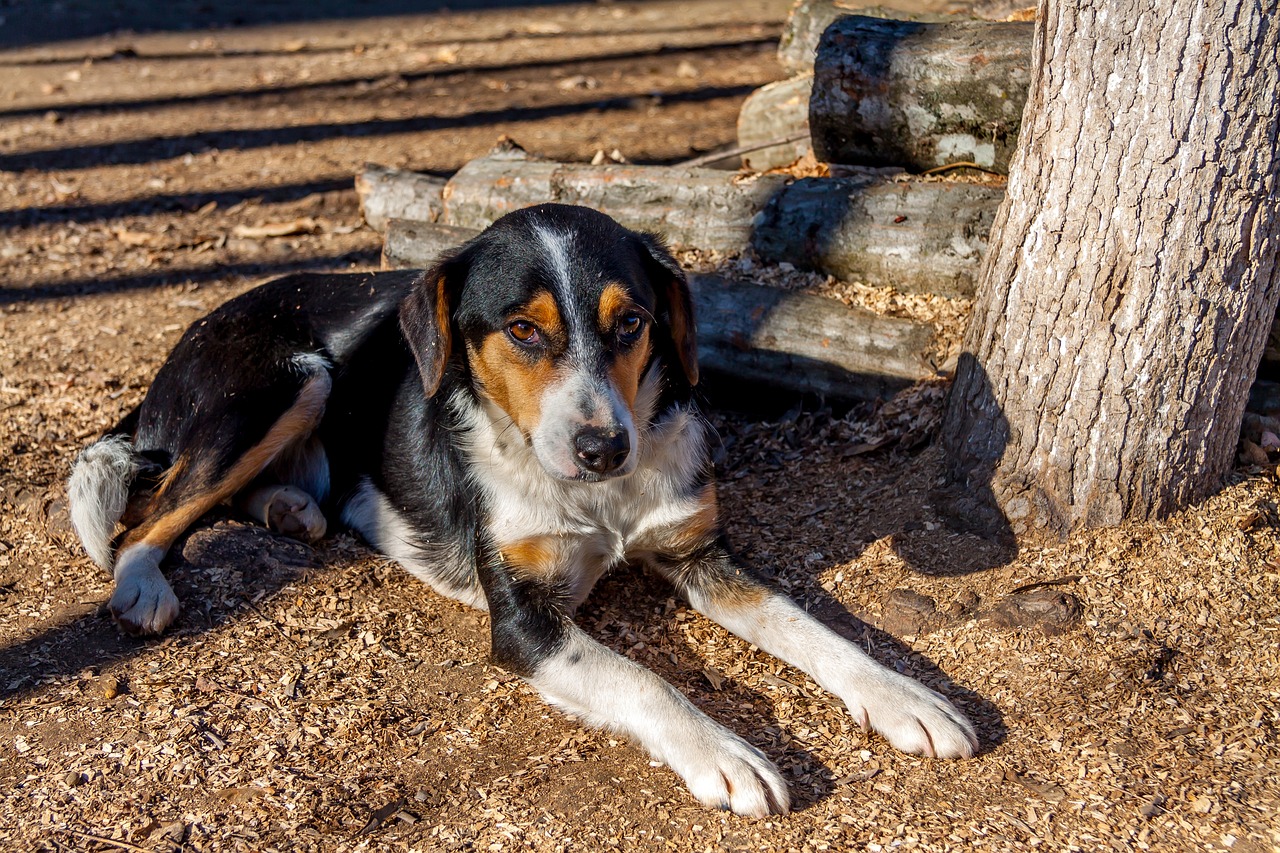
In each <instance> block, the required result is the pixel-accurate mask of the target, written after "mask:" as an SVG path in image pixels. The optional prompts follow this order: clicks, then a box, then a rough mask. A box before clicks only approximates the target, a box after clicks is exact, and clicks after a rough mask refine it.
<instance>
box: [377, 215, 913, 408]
mask: <svg viewBox="0 0 1280 853" xmlns="http://www.w3.org/2000/svg"><path fill="white" fill-rule="evenodd" d="M476 233H478V232H476V231H474V230H468V229H459V228H454V227H449V226H442V225H438V224H434V225H433V224H428V223H420V222H405V221H402V220H392V221H391V223H390V227H389V228H388V230H387V237H386V248H385V249H384V251H383V265H384V266H386V267H387V268H390V269H406V268H418V267H425V266H429V265H430V264H431V263H433V262H434V261H435V260H436V258H438V257H439V255H440V253H441V252H443V251H446V250H448V249H450V248H452V247H454V246H456V245H459V244H460V243H461V242H465V241H466V240H467V239H470V237H472V236H474V235H475V234H476ZM689 286H690V290H691V291H692V293H693V301H694V311H695V314H696V316H697V321H698V361H699V364H700V366H701V367H702V368H703V369H704V370H706V371H708V372H710V373H712V374H717V373H718V374H721V375H723V376H729V377H733V378H734V379H736V380H744V381H748V382H752V383H756V384H765V385H768V386H770V387H774V388H780V389H784V390H787V391H790V392H795V393H814V394H821V395H823V396H825V397H827V398H828V399H831V400H833V401H842V400H843V401H848V400H868V399H875V398H877V397H881V396H884V395H886V394H888V393H891V392H892V391H895V390H897V389H899V388H902V387H904V386H905V385H907V384H910V383H911V382H916V381H919V380H921V379H928V378H931V377H934V376H936V375H937V371H936V370H935V369H934V366H933V362H932V358H933V331H932V329H930V328H929V327H928V326H926V325H924V324H921V323H917V322H914V321H911V320H903V319H899V318H895V317H881V316H878V315H876V314H872V313H870V312H867V311H860V310H857V309H853V308H849V307H847V306H845V305H844V304H843V303H841V302H839V301H837V300H834V299H826V298H823V297H820V296H813V295H811V294H805V293H792V292H787V291H783V290H777V289H775V288H770V287H761V286H759V285H754V284H745V283H741V282H734V281H729V280H726V279H723V278H720V277H718V276H707V275H692V276H690V278H689Z"/></svg>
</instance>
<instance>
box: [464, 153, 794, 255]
mask: <svg viewBox="0 0 1280 853" xmlns="http://www.w3.org/2000/svg"><path fill="white" fill-rule="evenodd" d="M785 181H786V179H785V178H783V177H780V176H766V175H762V176H758V177H750V178H747V177H743V176H741V175H735V174H733V173H731V172H724V171H721V170H719V169H699V168H685V167H680V166H629V165H604V166H589V165H579V164H574V163H555V162H551V161H546V160H537V159H534V158H532V157H529V156H528V155H525V154H524V153H523V152H518V153H516V152H503V153H499V154H498V155H496V156H495V155H490V156H488V157H481V158H479V159H476V160H472V161H471V162H469V163H467V165H465V166H463V167H462V168H461V169H460V170H459V171H458V173H457V174H456V175H454V176H453V179H452V180H450V181H449V185H448V186H447V187H446V188H445V192H444V206H445V209H444V215H443V217H442V219H441V221H442V222H444V223H445V224H447V225H455V226H458V227H462V228H484V227H485V226H487V225H488V224H489V223H491V222H493V221H494V220H495V219H497V218H498V217H500V216H502V215H503V214H506V213H509V212H511V211H513V210H518V209H520V208H522V207H528V206H529V205H531V204H540V203H542V202H549V201H553V202H559V203H561V204H582V205H586V206H588V207H594V208H595V209H596V210H599V211H602V212H604V213H607V214H608V215H609V216H612V217H613V218H614V219H616V220H617V221H618V222H620V223H622V224H623V225H625V226H626V227H628V228H633V229H636V230H640V231H656V232H659V233H662V234H663V235H665V236H666V238H667V240H668V241H669V242H670V243H671V244H672V245H673V246H675V247H677V248H698V249H710V250H716V251H723V252H736V251H741V250H742V249H743V248H744V247H745V246H747V245H748V244H749V243H750V239H751V231H752V227H753V220H754V218H755V215H756V214H757V213H758V212H759V211H760V210H761V209H762V208H763V207H764V205H765V203H766V202H767V201H768V200H769V198H770V197H771V196H772V195H774V194H775V193H776V192H777V191H778V190H779V189H781V187H782V185H783V184H784V183H785Z"/></svg>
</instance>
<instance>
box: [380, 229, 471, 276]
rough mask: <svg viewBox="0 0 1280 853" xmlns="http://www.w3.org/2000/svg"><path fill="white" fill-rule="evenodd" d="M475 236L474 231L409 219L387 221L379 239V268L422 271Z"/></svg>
mask: <svg viewBox="0 0 1280 853" xmlns="http://www.w3.org/2000/svg"><path fill="white" fill-rule="evenodd" d="M479 233H480V231H479V229H476V228H457V227H455V226H452V225H440V224H439V223H431V222H414V221H413V220H409V219H391V220H388V222H387V228H386V233H385V234H384V236H383V240H382V268H383V269H388V270H404V269H425V268H426V267H429V266H431V265H433V264H434V263H435V262H436V261H437V260H439V258H440V256H441V255H443V254H444V253H445V252H447V251H449V250H450V249H456V248H457V247H459V246H461V245H462V244H463V243H465V242H467V241H468V240H470V239H471V238H472V237H474V236H476V235H477V234H479Z"/></svg>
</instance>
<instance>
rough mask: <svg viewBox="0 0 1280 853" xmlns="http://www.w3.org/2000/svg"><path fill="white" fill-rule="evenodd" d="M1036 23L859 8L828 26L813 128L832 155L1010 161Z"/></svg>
mask: <svg viewBox="0 0 1280 853" xmlns="http://www.w3.org/2000/svg"><path fill="white" fill-rule="evenodd" d="M1032 33H1033V25H1032V24H1026V23H999V24H997V23H988V22H985V21H962V22H956V23H950V24H926V23H920V22H913V21H885V20H881V19H879V18H866V17H862V16H861V15H850V16H848V17H845V18H841V19H840V20H838V21H836V22H835V23H833V24H832V25H831V26H830V27H828V28H827V30H826V32H824V33H823V34H822V41H821V42H820V43H819V45H818V55H817V59H816V61H815V63H814V67H813V97H812V98H811V99H810V101H809V130H810V134H811V135H812V137H813V153H814V155H815V156H816V157H817V158H818V159H819V160H822V161H825V162H827V163H865V164H870V165H877V166H905V167H907V168H908V169H911V170H913V171H924V170H926V169H932V168H933V167H935V166H942V165H945V164H947V163H956V162H973V163H977V164H978V165H979V166H985V167H987V168H990V169H996V170H998V171H1001V172H1003V171H1005V170H1007V169H1008V168H1009V158H1010V157H1011V156H1012V154H1013V151H1014V147H1015V145H1016V143H1017V138H1018V129H1019V125H1020V123H1021V120H1022V108H1023V106H1024V104H1025V102H1026V98H1027V84H1028V82H1029V80H1030V77H1031V38H1032Z"/></svg>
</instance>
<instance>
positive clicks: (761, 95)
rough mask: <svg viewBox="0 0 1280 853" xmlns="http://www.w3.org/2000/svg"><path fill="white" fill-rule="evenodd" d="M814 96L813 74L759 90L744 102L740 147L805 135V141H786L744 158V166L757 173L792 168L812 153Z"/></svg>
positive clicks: (740, 121) (780, 81)
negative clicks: (811, 100)
mask: <svg viewBox="0 0 1280 853" xmlns="http://www.w3.org/2000/svg"><path fill="white" fill-rule="evenodd" d="M812 93H813V74H812V73H810V74H801V75H799V76H796V77H792V78H791V79H790V80H779V81H778V82H776V83H770V84H769V85H767V86H765V87H763V88H760V89H756V90H755V91H754V92H752V93H751V94H750V95H748V96H747V99H746V100H745V101H743V102H742V109H741V110H740V111H739V113H738V145H739V146H742V147H744V148H745V147H748V146H755V145H760V144H762V143H765V142H771V141H773V140H775V139H790V138H792V137H794V136H796V135H798V134H802V133H803V134H805V137H804V138H803V139H800V140H797V141H795V142H784V143H782V144H780V145H773V146H770V147H768V148H762V149H759V150H757V151H751V152H748V153H746V154H743V155H742V165H743V166H745V167H746V168H748V169H751V170H752V171H755V172H765V171H768V170H769V169H778V168H781V167H783V166H789V165H791V164H792V163H794V162H795V161H797V160H799V159H800V158H801V157H803V156H804V155H805V154H808V153H809V149H810V147H811V143H810V142H809V137H808V133H809V97H810V95H811V94H812Z"/></svg>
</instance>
